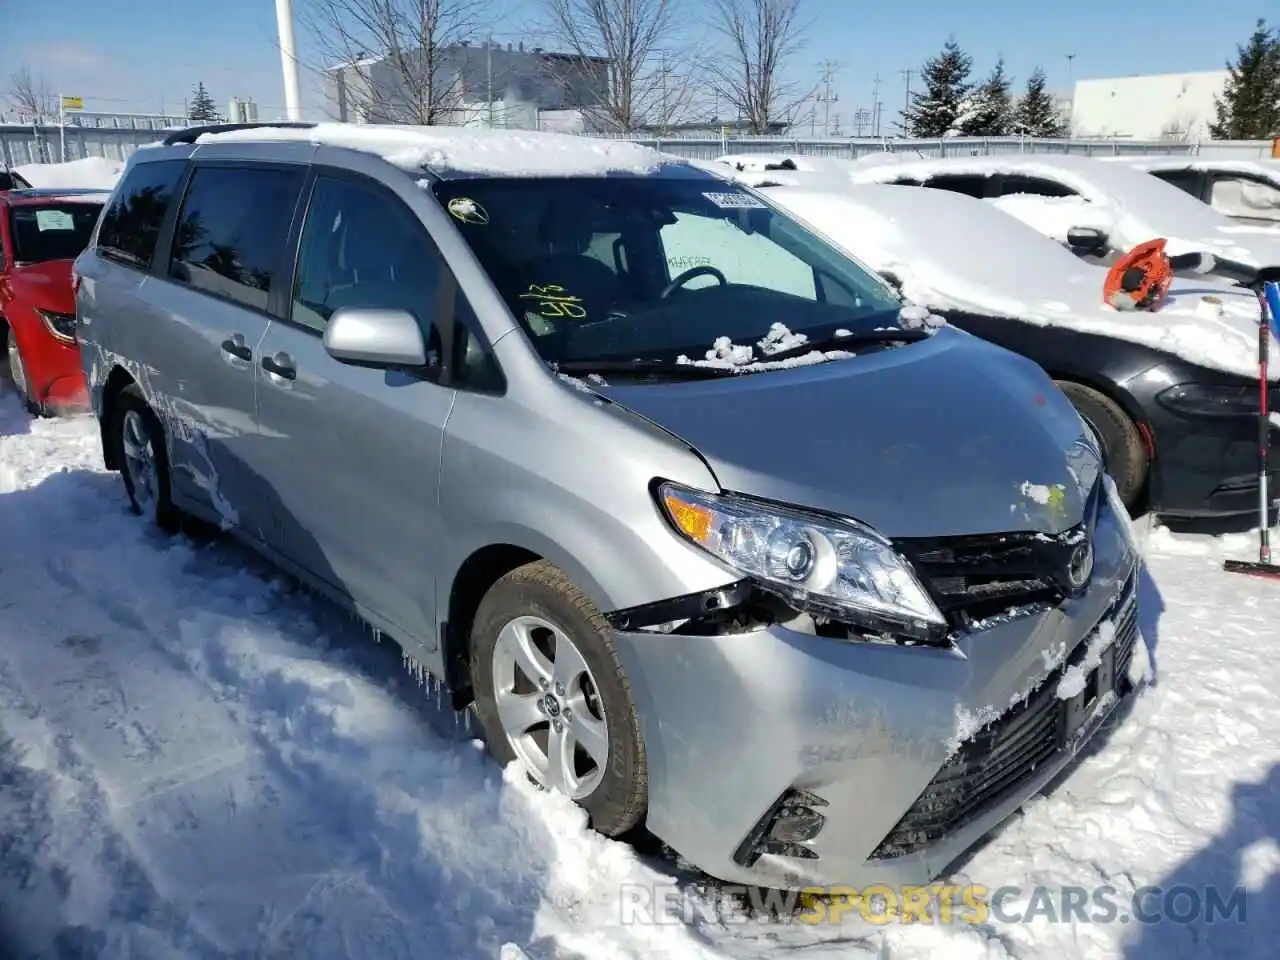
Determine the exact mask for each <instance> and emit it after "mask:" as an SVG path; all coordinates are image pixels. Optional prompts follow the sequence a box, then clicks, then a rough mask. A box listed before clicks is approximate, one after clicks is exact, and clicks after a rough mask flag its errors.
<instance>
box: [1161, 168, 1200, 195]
mask: <svg viewBox="0 0 1280 960" xmlns="http://www.w3.org/2000/svg"><path fill="white" fill-rule="evenodd" d="M1151 175H1152V176H1153V177H1158V178H1159V179H1161V180H1163V181H1164V182H1165V183H1167V184H1169V186H1171V187H1177V188H1178V189H1179V190H1183V191H1185V192H1187V193H1189V194H1191V195H1192V196H1193V197H1199V196H1200V171H1198V170H1154V171H1152V174H1151Z"/></svg>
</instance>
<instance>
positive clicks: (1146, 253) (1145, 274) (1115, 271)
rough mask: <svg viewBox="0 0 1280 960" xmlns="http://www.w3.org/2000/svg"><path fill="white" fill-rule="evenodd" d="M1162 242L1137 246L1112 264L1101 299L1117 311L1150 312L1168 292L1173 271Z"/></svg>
mask: <svg viewBox="0 0 1280 960" xmlns="http://www.w3.org/2000/svg"><path fill="white" fill-rule="evenodd" d="M1164 248H1165V240H1164V239H1163V238H1160V239H1156V240H1148V241H1147V242H1146V243H1140V244H1138V245H1137V246H1136V247H1134V248H1133V249H1132V250H1130V251H1129V252H1128V253H1126V254H1125V255H1124V256H1123V257H1121V258H1120V259H1119V260H1117V261H1116V262H1115V263H1114V264H1112V266H1111V269H1110V270H1109V271H1108V272H1107V279H1106V280H1105V281H1103V284H1102V299H1103V301H1104V302H1105V303H1109V304H1111V306H1113V307H1115V308H1116V309H1117V310H1150V309H1151V308H1152V307H1154V306H1155V305H1156V304H1158V303H1159V302H1160V301H1161V300H1163V299H1164V298H1165V296H1166V294H1168V292H1169V284H1170V282H1171V281H1172V280H1173V267H1172V266H1171V265H1170V263H1169V258H1168V256H1166V255H1165V252H1164Z"/></svg>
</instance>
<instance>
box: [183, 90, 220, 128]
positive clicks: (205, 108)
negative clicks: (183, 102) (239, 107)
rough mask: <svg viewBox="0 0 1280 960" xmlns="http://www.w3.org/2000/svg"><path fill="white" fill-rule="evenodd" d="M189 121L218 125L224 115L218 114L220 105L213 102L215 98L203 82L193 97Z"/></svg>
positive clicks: (188, 111)
mask: <svg viewBox="0 0 1280 960" xmlns="http://www.w3.org/2000/svg"><path fill="white" fill-rule="evenodd" d="M187 119H188V120H196V121H198V122H200V123H218V122H219V121H220V120H221V119H222V115H221V114H220V113H218V105H217V104H216V103H214V102H213V97H211V96H209V91H208V90H206V89H205V88H204V82H203V81H201V82H200V83H197V84H196V89H195V92H194V93H192V95H191V107H190V109H189V110H187Z"/></svg>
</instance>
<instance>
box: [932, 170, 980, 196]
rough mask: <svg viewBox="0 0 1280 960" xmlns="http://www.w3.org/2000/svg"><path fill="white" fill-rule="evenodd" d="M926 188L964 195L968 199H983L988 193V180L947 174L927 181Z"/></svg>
mask: <svg viewBox="0 0 1280 960" xmlns="http://www.w3.org/2000/svg"><path fill="white" fill-rule="evenodd" d="M925 186H926V187H933V188H935V189H937V190H950V191H951V192H952V193H963V194H964V195H965V196H967V197H979V198H981V197H982V196H983V195H984V194H985V193H986V189H987V178H986V177H983V176H980V175H979V176H970V175H965V174H946V175H944V176H940V177H930V178H929V179H928V180H927V181H925Z"/></svg>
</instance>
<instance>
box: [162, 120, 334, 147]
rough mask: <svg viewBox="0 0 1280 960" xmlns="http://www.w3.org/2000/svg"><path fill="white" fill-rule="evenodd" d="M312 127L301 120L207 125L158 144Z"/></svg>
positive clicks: (167, 144) (186, 131) (171, 136)
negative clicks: (248, 132) (203, 137)
mask: <svg viewBox="0 0 1280 960" xmlns="http://www.w3.org/2000/svg"><path fill="white" fill-rule="evenodd" d="M314 126H315V124H314V123H310V122H307V121H301V120H280V121H277V122H276V123H209V124H205V125H204V126H201V127H187V128H186V129H185V130H175V131H174V132H173V133H171V134H169V135H168V136H167V137H165V138H164V139H163V140H162V141H160V142H161V143H163V144H164V145H165V146H166V147H172V146H173V145H175V144H178V143H195V142H196V140H197V139H198V138H200V137H202V136H204V135H205V134H206V133H230V132H231V131H232V130H270V129H273V128H275V129H281V128H283V129H286V130H310V129H311V128H312V127H314Z"/></svg>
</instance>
